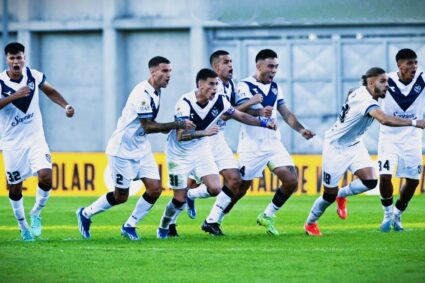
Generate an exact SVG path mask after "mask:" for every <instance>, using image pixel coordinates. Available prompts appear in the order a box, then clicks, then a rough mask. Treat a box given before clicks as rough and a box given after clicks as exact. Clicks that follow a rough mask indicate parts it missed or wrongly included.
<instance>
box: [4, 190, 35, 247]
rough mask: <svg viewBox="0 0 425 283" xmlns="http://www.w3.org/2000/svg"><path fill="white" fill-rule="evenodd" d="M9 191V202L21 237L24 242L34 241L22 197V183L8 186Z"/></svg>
mask: <svg viewBox="0 0 425 283" xmlns="http://www.w3.org/2000/svg"><path fill="white" fill-rule="evenodd" d="M7 188H8V190H9V201H10V205H11V206H12V210H13V215H14V216H15V219H16V221H17V222H18V227H19V230H20V231H21V237H22V240H24V241H34V235H33V234H32V231H31V229H30V227H29V226H28V223H27V220H26V218H25V210H24V198H23V196H22V182H20V183H17V184H7Z"/></svg>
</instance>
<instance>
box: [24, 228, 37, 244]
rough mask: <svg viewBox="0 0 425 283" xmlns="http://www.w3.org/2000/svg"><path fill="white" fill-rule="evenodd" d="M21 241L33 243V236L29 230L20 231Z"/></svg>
mask: <svg viewBox="0 0 425 283" xmlns="http://www.w3.org/2000/svg"><path fill="white" fill-rule="evenodd" d="M21 237H22V240H24V241H25V242H33V241H35V238H34V235H33V234H32V232H31V230H30V229H24V230H21Z"/></svg>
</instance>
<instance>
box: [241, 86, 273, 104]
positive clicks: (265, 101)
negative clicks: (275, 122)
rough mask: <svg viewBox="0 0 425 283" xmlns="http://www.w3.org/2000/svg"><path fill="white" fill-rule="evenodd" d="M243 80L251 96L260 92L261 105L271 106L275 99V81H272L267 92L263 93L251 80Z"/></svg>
mask: <svg viewBox="0 0 425 283" xmlns="http://www.w3.org/2000/svg"><path fill="white" fill-rule="evenodd" d="M243 82H244V83H246V84H247V85H248V87H249V91H250V92H251V94H252V95H253V96H254V95H256V94H257V93H260V94H261V95H262V96H263V102H261V105H263V107H266V106H272V107H273V105H274V104H275V102H276V99H277V92H278V90H277V83H275V82H272V83H271V85H270V89H269V93H268V94H267V95H265V94H264V92H263V91H262V90H261V89H260V88H259V87H258V86H256V85H255V84H253V83H251V82H247V81H243Z"/></svg>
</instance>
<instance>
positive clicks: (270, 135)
mask: <svg viewBox="0 0 425 283" xmlns="http://www.w3.org/2000/svg"><path fill="white" fill-rule="evenodd" d="M257 93H260V94H262V95H263V102H261V103H258V104H255V105H253V106H251V108H253V109H261V108H264V107H266V106H271V107H273V112H272V116H271V118H273V119H275V120H276V115H277V107H278V106H280V105H282V104H284V103H285V101H284V99H283V92H282V89H281V88H280V87H279V85H278V84H277V83H275V82H271V83H270V84H263V83H261V82H258V81H257V80H256V79H255V78H254V77H248V78H246V79H244V80H242V81H241V82H239V84H238V91H237V94H236V104H237V105H241V104H243V103H244V102H245V101H247V100H249V99H250V98H251V97H253V96H254V95H256V94H257ZM276 121H277V120H276ZM276 142H279V143H280V131H279V130H276V131H274V130H270V129H267V128H260V127H256V126H249V125H246V124H242V125H241V132H240V135H239V145H238V152H252V151H267V150H269V149H270V148H273V147H274V146H275V144H276Z"/></svg>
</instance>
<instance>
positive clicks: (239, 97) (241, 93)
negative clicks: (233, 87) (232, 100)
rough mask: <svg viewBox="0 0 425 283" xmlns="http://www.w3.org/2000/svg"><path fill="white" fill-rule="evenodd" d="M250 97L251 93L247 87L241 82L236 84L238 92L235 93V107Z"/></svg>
mask: <svg viewBox="0 0 425 283" xmlns="http://www.w3.org/2000/svg"><path fill="white" fill-rule="evenodd" d="M251 97H252V94H251V92H250V91H249V87H248V85H247V84H246V83H245V82H243V81H241V82H239V84H238V90H237V92H236V105H241V104H243V103H244V102H246V101H248V100H249V99H250V98H251Z"/></svg>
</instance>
